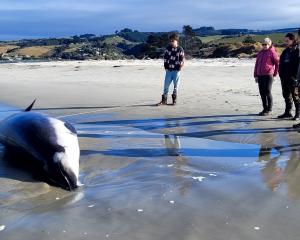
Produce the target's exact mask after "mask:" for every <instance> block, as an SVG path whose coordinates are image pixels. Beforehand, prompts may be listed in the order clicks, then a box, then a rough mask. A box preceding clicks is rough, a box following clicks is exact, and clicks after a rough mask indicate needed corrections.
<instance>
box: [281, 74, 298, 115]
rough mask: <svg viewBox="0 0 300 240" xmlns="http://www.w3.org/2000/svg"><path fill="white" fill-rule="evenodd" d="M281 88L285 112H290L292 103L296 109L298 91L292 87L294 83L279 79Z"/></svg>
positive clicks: (290, 80)
mask: <svg viewBox="0 0 300 240" xmlns="http://www.w3.org/2000/svg"><path fill="white" fill-rule="evenodd" d="M281 87H282V96H283V98H284V101H285V110H286V111H291V110H292V106H293V102H294V104H295V107H296V109H297V108H299V107H298V106H299V91H298V87H296V86H294V81H292V79H282V78H281Z"/></svg>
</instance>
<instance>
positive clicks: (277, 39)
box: [209, 33, 285, 44]
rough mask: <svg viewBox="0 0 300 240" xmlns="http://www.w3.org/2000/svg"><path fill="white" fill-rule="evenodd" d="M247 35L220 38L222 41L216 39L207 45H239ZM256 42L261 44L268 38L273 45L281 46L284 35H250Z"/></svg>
mask: <svg viewBox="0 0 300 240" xmlns="http://www.w3.org/2000/svg"><path fill="white" fill-rule="evenodd" d="M247 36H248V35H243V36H236V37H230V38H222V39H216V40H213V41H211V42H209V43H214V44H219V43H224V44H226V43H239V42H243V41H244V39H245V38H246V37H247ZM250 36H251V37H252V38H253V39H254V40H255V41H256V42H261V41H262V40H263V39H264V38H266V37H269V38H271V39H272V41H273V43H275V44H283V38H284V36H285V33H273V34H268V35H250Z"/></svg>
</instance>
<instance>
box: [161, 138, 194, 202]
mask: <svg viewBox="0 0 300 240" xmlns="http://www.w3.org/2000/svg"><path fill="white" fill-rule="evenodd" d="M165 146H166V150H167V153H168V155H169V156H174V157H175V164H174V166H172V165H171V166H172V174H173V176H174V178H175V181H176V182H177V186H178V189H179V192H180V194H181V195H182V196H183V195H186V194H187V191H188V189H189V187H190V186H191V181H190V180H189V179H188V178H187V176H189V175H190V172H188V171H187V170H186V169H185V168H186V166H187V165H188V159H187V158H185V157H184V156H182V155H181V153H180V151H181V148H180V137H179V136H176V135H173V136H172V135H165Z"/></svg>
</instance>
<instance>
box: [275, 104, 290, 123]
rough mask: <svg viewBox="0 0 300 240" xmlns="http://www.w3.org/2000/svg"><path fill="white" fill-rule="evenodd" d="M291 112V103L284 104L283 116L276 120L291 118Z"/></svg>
mask: <svg viewBox="0 0 300 240" xmlns="http://www.w3.org/2000/svg"><path fill="white" fill-rule="evenodd" d="M291 110H292V103H291V102H290V101H286V102H285V111H284V113H283V114H281V115H279V116H278V117H277V118H281V119H282V118H292V117H293V115H292V114H291Z"/></svg>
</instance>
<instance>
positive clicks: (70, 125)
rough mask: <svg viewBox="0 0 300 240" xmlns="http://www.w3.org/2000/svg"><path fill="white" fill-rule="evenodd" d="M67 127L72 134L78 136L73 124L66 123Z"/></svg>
mask: <svg viewBox="0 0 300 240" xmlns="http://www.w3.org/2000/svg"><path fill="white" fill-rule="evenodd" d="M65 127H66V128H67V129H69V130H70V131H71V132H72V133H74V134H77V132H76V129H75V128H74V126H73V125H72V124H71V123H68V122H65Z"/></svg>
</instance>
